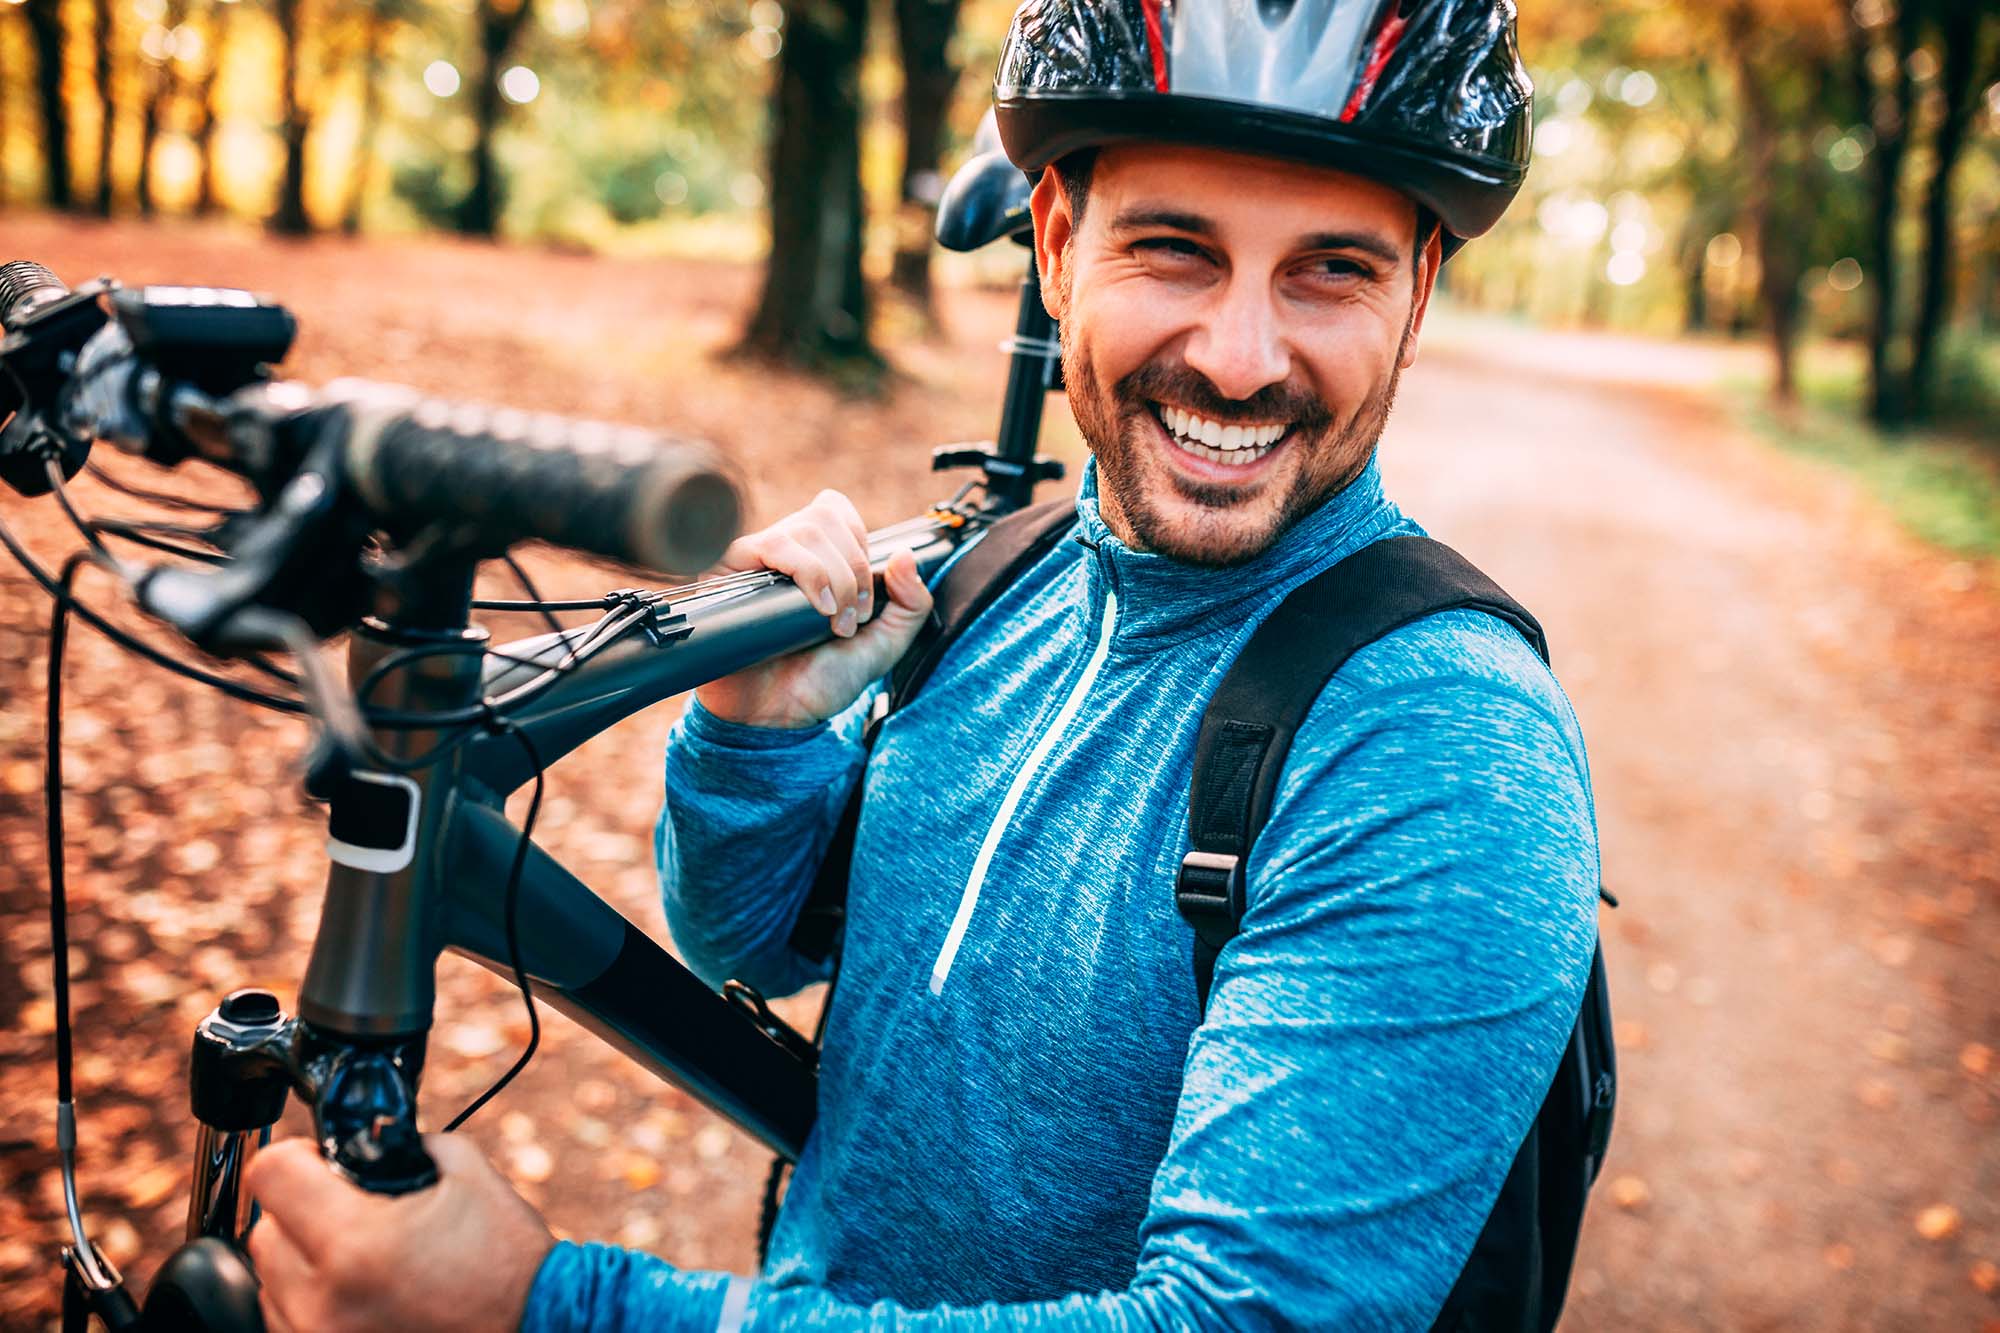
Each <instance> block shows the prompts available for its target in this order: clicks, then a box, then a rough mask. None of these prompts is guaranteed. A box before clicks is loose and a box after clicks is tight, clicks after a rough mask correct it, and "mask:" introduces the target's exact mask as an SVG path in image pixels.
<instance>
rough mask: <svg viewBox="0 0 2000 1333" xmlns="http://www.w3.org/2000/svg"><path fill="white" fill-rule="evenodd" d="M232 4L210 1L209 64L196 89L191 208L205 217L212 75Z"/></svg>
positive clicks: (211, 193)
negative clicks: (195, 172)
mask: <svg viewBox="0 0 2000 1333" xmlns="http://www.w3.org/2000/svg"><path fill="white" fill-rule="evenodd" d="M235 12H236V7H235V6H234V5H228V4H220V3H217V2H216V0H210V3H209V6H208V65H207V67H206V68H204V69H203V70H202V72H201V83H200V84H199V85H198V86H197V87H196V88H195V94H194V96H195V123H194V150H195V156H196V158H197V160H199V162H200V163H201V168H200V173H199V175H197V176H196V178H195V196H194V211H195V212H197V213H200V214H202V215H203V216H206V215H208V214H210V213H213V212H214V211H215V123H216V120H217V116H216V114H215V76H216V72H217V71H218V70H220V69H221V68H222V52H223V48H224V47H225V46H226V45H227V44H228V41H229V33H230V16H231V15H232V14H234V13H235Z"/></svg>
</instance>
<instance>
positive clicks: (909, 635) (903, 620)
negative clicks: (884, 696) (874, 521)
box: [856, 551, 931, 653]
mask: <svg viewBox="0 0 2000 1333" xmlns="http://www.w3.org/2000/svg"><path fill="white" fill-rule="evenodd" d="M882 590H883V591H884V592H885V593H887V594H888V596H887V597H886V598H885V599H884V600H883V603H882V611H881V613H880V614H879V615H877V616H876V617H875V619H874V620H872V621H870V622H869V623H868V624H867V625H866V626H865V627H864V628H863V630H862V635H865V636H866V637H867V639H868V640H869V641H870V643H872V644H875V645H880V646H881V647H883V648H886V649H889V650H891V651H893V652H895V653H901V652H902V651H903V650H904V649H905V648H908V647H909V646H910V644H911V643H913V642H915V641H916V637H917V631H918V630H920V629H922V628H923V625H924V621H925V620H926V619H928V618H929V616H930V613H931V590H930V589H929V588H927V587H925V586H924V578H923V575H921V574H919V573H918V572H917V558H916V557H915V556H913V555H911V554H910V553H909V552H908V551H898V552H896V553H895V554H894V555H892V556H890V557H889V563H888V564H887V565H886V566H884V567H883V570H882ZM856 637H857V638H859V637H861V636H860V635H857V636H856Z"/></svg>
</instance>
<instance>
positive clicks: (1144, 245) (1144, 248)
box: [1132, 236, 1207, 260]
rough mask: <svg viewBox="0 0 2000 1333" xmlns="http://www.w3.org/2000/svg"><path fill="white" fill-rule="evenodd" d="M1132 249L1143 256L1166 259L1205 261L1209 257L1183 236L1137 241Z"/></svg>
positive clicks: (1157, 237)
mask: <svg viewBox="0 0 2000 1333" xmlns="http://www.w3.org/2000/svg"><path fill="white" fill-rule="evenodd" d="M1132 248H1133V249H1134V250H1137V251H1139V252H1140V253H1142V254H1147V255H1158V256H1160V257H1162V258H1165V259H1174V260H1180V259H1203V258H1206V257H1207V255H1206V253H1205V252H1204V251H1203V250H1202V248H1201V247H1200V246H1198V245H1196V244H1195V243H1194V242H1193V241H1190V240H1188V239H1187V238H1185V237H1182V236H1149V237H1147V238H1146V239H1145V240H1143V241H1135V242H1134V243H1133V245H1132Z"/></svg>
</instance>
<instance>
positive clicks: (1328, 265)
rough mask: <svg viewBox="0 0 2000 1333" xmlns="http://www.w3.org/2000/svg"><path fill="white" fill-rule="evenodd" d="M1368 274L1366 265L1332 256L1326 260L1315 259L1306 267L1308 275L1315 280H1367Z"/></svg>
mask: <svg viewBox="0 0 2000 1333" xmlns="http://www.w3.org/2000/svg"><path fill="white" fill-rule="evenodd" d="M1368 272H1369V271H1368V269H1367V267H1366V266H1365V265H1362V264H1358V263H1356V262H1355V261H1354V260H1352V259H1339V258H1334V257H1331V256H1329V257H1328V258H1325V259H1315V260H1313V261H1312V263H1310V264H1308V265H1306V273H1307V274H1308V275H1309V276H1311V277H1314V278H1333V279H1342V278H1365V277H1367V276H1368Z"/></svg>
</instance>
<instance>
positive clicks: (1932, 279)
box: [1907, 3, 1979, 417]
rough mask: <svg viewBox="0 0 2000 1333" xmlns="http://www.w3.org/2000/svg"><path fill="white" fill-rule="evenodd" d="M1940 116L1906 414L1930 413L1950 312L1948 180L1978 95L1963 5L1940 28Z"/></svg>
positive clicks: (1971, 21)
mask: <svg viewBox="0 0 2000 1333" xmlns="http://www.w3.org/2000/svg"><path fill="white" fill-rule="evenodd" d="M1941 36H1942V39H1943V45H1944V78H1943V84H1942V89H1941V91H1942V92H1943V93H1944V119H1943V120H1942V121H1940V122H1939V123H1938V128H1937V138H1936V141H1935V143H1934V145H1933V152H1932V154H1931V180H1930V190H1929V191H1928V193H1927V194H1926V195H1925V197H1924V261H1923V262H1924V272H1923V283H1924V287H1923V300H1922V304H1921V305H1920V306H1919V307H1918V310H1917V326H1916V331H1915V332H1914V333H1913V334H1912V335H1911V348H1910V381H1909V390H1908V394H1907V401H1908V403H1909V407H1910V415H1912V416H1915V417H1926V416H1929V415H1930V414H1931V412H1932V410H1933V406H1934V404H1933V399H1934V398H1935V397H1936V391H1937V361H1936V354H1937V340H1938V334H1939V332H1940V331H1942V330H1943V328H1944V323H1945V320H1946V318H1947V317H1948V316H1949V315H1950V314H1951V261H1952V252H1953V245H1952V233H1951V178H1952V172H1953V171H1954V170H1955V169H1956V168H1957V166H1958V159H1959V154H1960V152H1961V151H1962V150H1963V149H1964V147H1965V138H1966V130H1967V129H1968V128H1969V127H1970V126H1971V124H1972V110H1973V106H1974V105H1975V103H1976V101H1977V97H1978V90H1977V89H1976V88H1975V87H1974V86H1973V84H1974V78H1973V67H1974V65H1975V63H1976V57H1977V55H1978V48H1979V19H1978V15H1977V13H1976V12H1975V9H1974V6H1973V5H1971V4H1969V3H1967V4H1961V5H1947V6H1946V7H1945V14H1944V25H1943V32H1942V34H1941Z"/></svg>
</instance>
